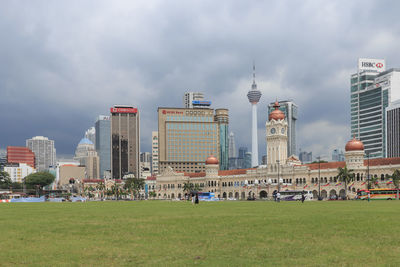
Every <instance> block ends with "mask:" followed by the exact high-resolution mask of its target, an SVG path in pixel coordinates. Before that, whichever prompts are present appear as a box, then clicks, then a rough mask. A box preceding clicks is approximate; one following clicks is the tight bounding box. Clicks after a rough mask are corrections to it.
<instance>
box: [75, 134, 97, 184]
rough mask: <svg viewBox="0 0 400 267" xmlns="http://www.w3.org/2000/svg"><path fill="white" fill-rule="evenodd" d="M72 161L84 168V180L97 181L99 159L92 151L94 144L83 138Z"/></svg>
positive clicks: (93, 150) (94, 151)
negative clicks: (77, 162)
mask: <svg viewBox="0 0 400 267" xmlns="http://www.w3.org/2000/svg"><path fill="white" fill-rule="evenodd" d="M74 160H76V161H79V163H80V164H81V166H85V172H86V179H98V178H99V177H100V164H99V163H100V159H99V156H98V155H97V152H96V150H95V149H94V144H93V143H92V141H90V140H89V139H87V138H83V139H82V140H81V141H80V142H79V144H78V146H77V148H76V150H75V157H74Z"/></svg>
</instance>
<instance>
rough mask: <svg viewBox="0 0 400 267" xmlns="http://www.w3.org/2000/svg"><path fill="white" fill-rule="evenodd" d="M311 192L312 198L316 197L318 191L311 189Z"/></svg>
mask: <svg viewBox="0 0 400 267" xmlns="http://www.w3.org/2000/svg"><path fill="white" fill-rule="evenodd" d="M312 194H313V199H318V191H317V190H313V191H312Z"/></svg>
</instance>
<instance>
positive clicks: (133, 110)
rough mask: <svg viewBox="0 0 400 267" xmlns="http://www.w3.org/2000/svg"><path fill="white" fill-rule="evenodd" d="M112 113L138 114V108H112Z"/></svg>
mask: <svg viewBox="0 0 400 267" xmlns="http://www.w3.org/2000/svg"><path fill="white" fill-rule="evenodd" d="M110 112H111V113H135V114H136V113H137V108H111V109H110Z"/></svg>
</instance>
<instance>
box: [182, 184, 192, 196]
mask: <svg viewBox="0 0 400 267" xmlns="http://www.w3.org/2000/svg"><path fill="white" fill-rule="evenodd" d="M193 189H194V185H193V184H192V183H191V182H189V181H187V182H185V183H183V192H186V193H187V194H188V195H189V194H190V192H192V191H193Z"/></svg>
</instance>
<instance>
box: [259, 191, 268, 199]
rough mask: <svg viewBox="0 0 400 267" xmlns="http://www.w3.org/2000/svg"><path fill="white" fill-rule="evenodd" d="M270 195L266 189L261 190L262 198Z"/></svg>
mask: <svg viewBox="0 0 400 267" xmlns="http://www.w3.org/2000/svg"><path fill="white" fill-rule="evenodd" d="M267 197H268V193H267V191H265V190H261V191H260V199H266V198H267Z"/></svg>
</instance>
